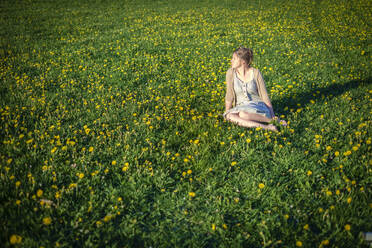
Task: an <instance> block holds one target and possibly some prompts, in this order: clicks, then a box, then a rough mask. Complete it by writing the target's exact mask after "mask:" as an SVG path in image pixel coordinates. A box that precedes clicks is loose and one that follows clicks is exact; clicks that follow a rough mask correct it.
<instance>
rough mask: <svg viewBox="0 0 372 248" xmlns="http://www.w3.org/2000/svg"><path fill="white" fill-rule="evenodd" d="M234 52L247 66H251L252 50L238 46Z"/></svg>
mask: <svg viewBox="0 0 372 248" xmlns="http://www.w3.org/2000/svg"><path fill="white" fill-rule="evenodd" d="M234 53H235V54H236V55H237V56H238V57H239V58H240V59H242V60H244V61H245V63H246V64H247V65H248V67H251V65H252V62H253V51H252V49H250V48H246V47H239V48H237V49H235V51H234Z"/></svg>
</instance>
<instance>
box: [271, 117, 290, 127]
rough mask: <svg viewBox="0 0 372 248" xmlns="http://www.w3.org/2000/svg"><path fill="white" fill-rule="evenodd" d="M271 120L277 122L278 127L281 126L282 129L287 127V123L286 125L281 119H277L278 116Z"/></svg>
mask: <svg viewBox="0 0 372 248" xmlns="http://www.w3.org/2000/svg"><path fill="white" fill-rule="evenodd" d="M273 120H274V121H276V122H278V123H279V124H280V125H282V126H283V127H285V126H287V125H288V123H287V122H286V121H285V120H281V119H279V117H278V116H274V118H273Z"/></svg>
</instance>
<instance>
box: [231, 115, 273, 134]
mask: <svg viewBox="0 0 372 248" xmlns="http://www.w3.org/2000/svg"><path fill="white" fill-rule="evenodd" d="M226 118H227V119H228V120H229V121H231V122H234V123H236V124H237V125H239V126H242V127H261V128H264V129H268V130H272V131H278V129H277V128H276V127H275V126H274V125H272V124H268V125H265V124H261V123H259V122H258V121H254V120H253V121H252V120H247V119H243V118H241V117H240V116H239V114H233V113H230V114H228V115H227V116H226ZM267 119H268V118H267Z"/></svg>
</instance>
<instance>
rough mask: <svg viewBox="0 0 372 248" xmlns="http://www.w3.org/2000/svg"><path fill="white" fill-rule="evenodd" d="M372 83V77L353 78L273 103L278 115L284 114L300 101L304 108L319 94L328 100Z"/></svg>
mask: <svg viewBox="0 0 372 248" xmlns="http://www.w3.org/2000/svg"><path fill="white" fill-rule="evenodd" d="M371 83H372V77H368V78H366V79H359V80H351V81H349V82H347V83H343V84H331V85H329V86H327V87H317V88H313V89H312V90H310V91H306V92H301V93H299V94H296V96H295V97H294V96H293V95H292V96H287V97H284V98H280V99H275V100H273V101H272V104H273V106H274V111H275V112H277V113H278V114H277V115H280V114H284V112H283V110H284V108H285V107H288V109H291V108H297V107H298V106H297V104H298V103H299V104H301V107H302V108H303V107H305V106H306V105H307V104H309V103H310V100H311V99H313V100H316V98H317V97H319V96H320V97H322V96H324V99H327V101H328V100H329V99H330V98H333V97H337V96H339V95H342V94H343V93H344V92H346V91H349V90H352V89H355V88H358V87H360V86H367V85H369V84H371ZM314 94H315V96H314Z"/></svg>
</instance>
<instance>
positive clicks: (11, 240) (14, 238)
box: [9, 234, 22, 245]
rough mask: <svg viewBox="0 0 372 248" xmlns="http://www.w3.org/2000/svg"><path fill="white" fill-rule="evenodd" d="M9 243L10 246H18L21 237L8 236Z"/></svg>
mask: <svg viewBox="0 0 372 248" xmlns="http://www.w3.org/2000/svg"><path fill="white" fill-rule="evenodd" d="M9 241H10V244H12V245H15V244H19V243H21V242H22V237H21V236H19V235H16V234H13V235H12V236H10V240H9Z"/></svg>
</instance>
